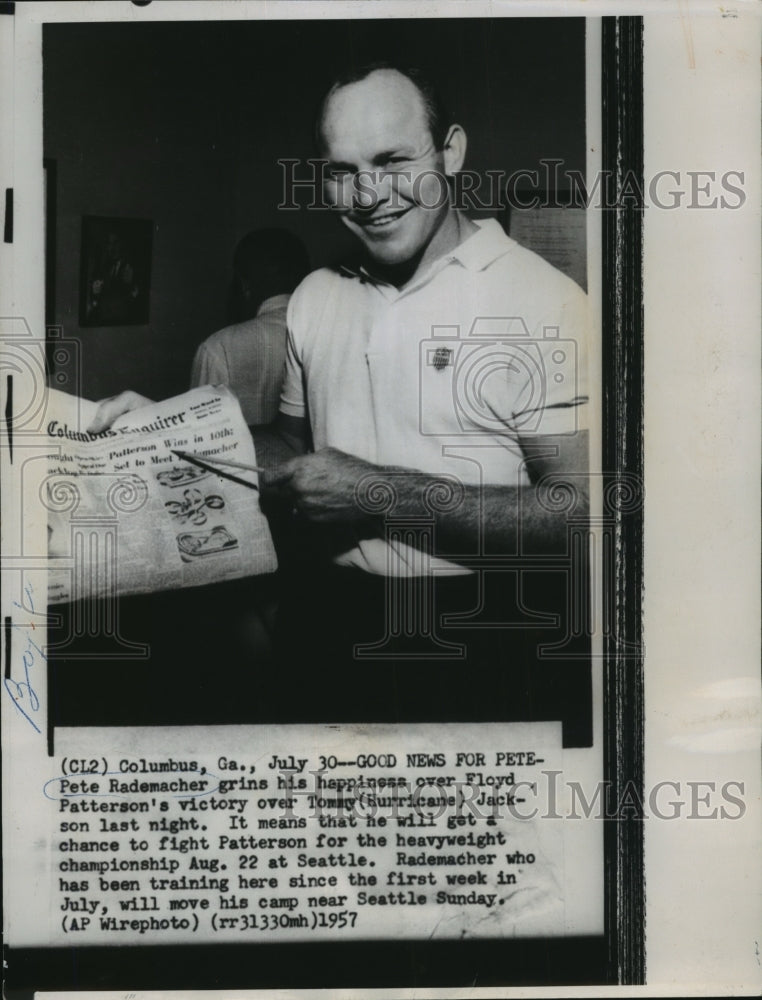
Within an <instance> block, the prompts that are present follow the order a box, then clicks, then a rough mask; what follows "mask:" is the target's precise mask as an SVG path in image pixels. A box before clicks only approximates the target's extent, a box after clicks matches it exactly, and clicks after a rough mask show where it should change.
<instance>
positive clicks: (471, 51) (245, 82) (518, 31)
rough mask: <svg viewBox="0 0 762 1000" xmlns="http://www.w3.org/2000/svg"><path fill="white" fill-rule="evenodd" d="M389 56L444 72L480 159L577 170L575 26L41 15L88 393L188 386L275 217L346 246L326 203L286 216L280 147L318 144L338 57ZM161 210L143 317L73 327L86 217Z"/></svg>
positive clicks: (65, 239)
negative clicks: (253, 238)
mask: <svg viewBox="0 0 762 1000" xmlns="http://www.w3.org/2000/svg"><path fill="white" fill-rule="evenodd" d="M390 55H391V57H392V58H396V59H401V60H402V61H407V62H411V63H418V64H419V65H422V66H423V67H424V68H426V69H428V70H429V71H431V72H433V73H435V74H436V75H437V76H438V77H439V78H440V79H441V81H442V82H443V83H444V88H443V89H444V91H445V98H446V100H447V102H448V103H449V105H450V106H451V107H452V109H453V111H454V113H455V115H456V117H457V118H458V119H459V120H460V121H461V122H462V123H463V124H464V126H465V127H466V129H467V131H468V134H469V155H468V161H467V165H468V166H469V167H472V168H474V169H479V170H484V169H504V170H506V171H511V170H515V169H518V168H520V167H521V168H528V169H532V168H535V167H536V166H537V164H538V161H539V160H540V158H542V157H545V158H549V157H558V158H562V159H563V160H564V161H565V163H566V165H567V166H568V167H569V168H570V169H579V170H582V169H583V168H584V160H585V140H584V86H585V84H584V24H583V22H582V21H581V20H580V21H575V22H571V21H569V20H568V19H567V20H566V21H565V22H560V21H555V20H548V19H544V20H542V21H537V20H534V21H529V20H527V21H523V20H519V21H517V20H513V19H512V20H511V21H510V22H508V21H500V20H496V21H487V22H485V21H481V20H473V21H467V20H466V21H464V20H460V21H457V22H454V21H449V20H441V21H432V20H429V21H425V22H424V21H417V20H412V21H407V20H405V21H391V20H388V19H387V20H371V21H361V22H347V21H336V22H331V21H318V22H288V23H287V22H270V23H262V22H233V23H230V22H228V23H222V24H207V23H190V24H171V23H164V24H81V25H80V24H68V25H60V24H58V25H56V24H53V25H46V27H45V35H44V145H45V156H46V157H48V158H51V159H53V160H55V162H56V166H57V218H56V229H57V233H56V236H57V251H56V261H55V268H56V309H55V321H56V323H58V324H61V325H62V326H63V327H64V333H65V335H66V336H78V337H80V338H81V342H82V352H81V353H82V359H83V365H82V372H81V392H82V394H83V395H85V396H87V397H89V398H94V399H97V398H101V397H103V396H106V395H111V394H113V393H115V392H118V391H119V390H120V389H122V388H126V387H131V388H133V389H135V390H137V391H139V392H142V393H144V394H145V395H147V396H150V397H152V398H162V397H165V396H168V395H172V394H175V393H177V392H182V391H183V390H184V389H185V388H187V381H188V372H189V368H190V362H191V358H192V356H193V352H194V350H195V348H196V346H197V344H198V343H199V342H200V341H201V340H203V338H204V337H206V336H207V335H208V334H209V333H211V332H212V331H214V330H215V329H218V328H219V327H220V326H222V325H224V322H225V301H226V295H227V288H228V282H229V278H230V270H229V268H230V258H231V255H232V250H233V248H234V246H235V243H236V242H237V240H238V239H239V238H240V237H241V236H242V235H243V234H244V233H245V232H247V231H248V230H249V229H252V228H256V227H258V226H270V225H279V226H285V227H287V228H290V229H292V230H293V231H294V232H296V233H298V234H299V235H300V236H302V238H303V239H304V240H305V242H306V244H307V246H308V249H309V251H310V254H311V258H312V262H313V264H314V265H315V266H319V265H322V264H325V263H328V262H331V261H333V260H335V259H336V258H337V257H339V256H341V255H342V254H343V253H344V251H345V248H346V247H347V246H348V240H347V236H346V234H344V233H343V232H342V231H341V229H340V226H339V225H338V224H337V222H336V220H335V219H333V218H332V217H331V216H330V215H329V213H327V212H307V211H297V212H289V213H285V212H283V211H279V210H278V208H277V206H278V204H279V202H280V200H281V190H282V170H281V168H280V167H279V165H278V162H277V161H278V159H280V158H286V157H304V156H306V155H313V150H312V146H311V123H312V117H313V113H314V108H315V104H316V102H317V100H318V98H319V96H320V94H321V93H322V91H323V90H324V89H325V87H326V86H327V85H328V84H329V82H330V80H331V78H332V76H333V74H334V72H335V71H336V69H338V68H339V67H340V66H342V65H344V64H345V63H346V62H347V61H355V60H359V61H367V60H369V59H376V58H381V57H382V56H386V57H387V58H388V57H389V56H390ZM86 214H91V215H104V216H124V217H138V218H148V219H151V220H153V222H154V245H153V266H152V279H151V309H150V322H149V323H148V324H147V325H143V326H127V327H101V328H85V329H80V327H79V325H78V283H79V260H80V241H81V219H82V216H83V215H86Z"/></svg>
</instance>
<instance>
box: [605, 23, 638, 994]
mask: <svg viewBox="0 0 762 1000" xmlns="http://www.w3.org/2000/svg"><path fill="white" fill-rule="evenodd" d="M602 42H603V67H602V70H603V73H602V81H601V82H602V97H603V137H602V141H603V149H602V155H603V169H604V171H610V172H611V173H610V178H609V182H608V183H609V191H608V192H607V200H606V204H607V205H615V206H616V207H615V208H606V209H604V210H603V359H602V360H603V372H604V379H603V381H604V398H603V427H604V438H603V468H604V470H608V471H607V475H606V476H604V489H606V487H613V488H616V487H617V484H620V483H622V482H623V481H625V479H624V477H627V481H634V482H635V483H636V484H637V486H636V489H640V490H641V493H640V496H642V483H643V260H642V252H643V233H642V227H643V211H642V204H640V203H639V202H640V201H641V200H640V199H638V198H633V197H632V195H631V194H630V196H629V197H627V198H625V197H623V195H624V194H625V192H628V191H629V192H630V193H631V192H632V191H633V189H635V190H638V191H641V192H642V190H643V19H642V18H640V17H621V18H614V17H605V18H603V30H602ZM604 176H605V174H604ZM620 197H621V199H622V204H621V205H620V204H619V199H620ZM615 517H616V528H615V535H616V573H615V579H614V580H613V581H612V584H613V586H612V591H613V593H612V594H611V598H612V600H613V615H614V630H613V635H612V636H611V637H609V638H607V639H606V641H605V646H604V656H605V660H604V719H605V720H606V739H605V746H604V771H605V778H606V781H607V782H608V785H607V788H608V791H609V794H610V799H609V802H610V806H611V809H610V810H609V811H608V813H607V814H608V815H613V816H615V817H616V819H613V820H608V821H607V822H606V827H605V831H604V852H605V858H606V887H607V892H606V939H607V942H608V948H609V956H608V963H609V976H610V981H611V982H612V983H620V984H627V985H640V984H643V983H644V982H645V868H644V853H643V823H642V816H641V815H637V814H635V813H636V812H639V811H640V810H633V809H622V808H621V807H620V806H621V804H622V803H623V802H631V801H633V800H634V801H635V802H637V803H642V802H643V788H644V772H643V751H644V706H643V659H642V651H641V637H642V630H641V619H642V608H641V604H642V589H643V509H642V504H641V503H639V502H636V503H634V504H632V505H628V506H627V509H626V510H622V509H621V508H620V509H619V510H618V511H617V512H616V514H615Z"/></svg>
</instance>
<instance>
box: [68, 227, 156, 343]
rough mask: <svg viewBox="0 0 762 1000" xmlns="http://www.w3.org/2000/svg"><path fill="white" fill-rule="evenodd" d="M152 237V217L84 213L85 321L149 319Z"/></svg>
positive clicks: (115, 323) (81, 322) (82, 319)
mask: <svg viewBox="0 0 762 1000" xmlns="http://www.w3.org/2000/svg"><path fill="white" fill-rule="evenodd" d="M152 237H153V223H152V222H151V221H150V220H148V219H121V218H110V217H105V216H99V215H85V216H83V217H82V253H81V260H80V285H79V325H80V326H137V325H140V324H142V323H147V322H148V316H149V290H150V283H151V243H152Z"/></svg>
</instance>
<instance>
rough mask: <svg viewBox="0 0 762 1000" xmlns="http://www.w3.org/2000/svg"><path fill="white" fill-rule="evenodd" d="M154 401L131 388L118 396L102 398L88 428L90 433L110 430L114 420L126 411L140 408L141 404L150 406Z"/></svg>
mask: <svg viewBox="0 0 762 1000" xmlns="http://www.w3.org/2000/svg"><path fill="white" fill-rule="evenodd" d="M152 402H153V400H151V399H148V398H147V397H146V396H141V395H140V394H139V393H137V392H132V390H130V389H128V390H127V391H126V392H120V393H119V395H118V396H109V398H108V399H102V400H101V401H100V403H98V409H97V410H96V413H95V416H94V417H93V420H92V421H91V423H90V426H89V427H88V428H87V430H88V431H89V432H90V434H100V433H101V431H105V430H108V428H109V427H110V426H111V425H112V424H113V422H114V421H115V420H117V419H118V418H119V417H121V416H123V415H124V414H125V413H129V412H130V411H131V410H138V409H140V407H141V406H148V405H149V404H150V403H152Z"/></svg>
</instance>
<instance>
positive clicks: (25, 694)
mask: <svg viewBox="0 0 762 1000" xmlns="http://www.w3.org/2000/svg"><path fill="white" fill-rule="evenodd" d="M24 593H25V594H26V597H27V600H28V601H29V608H30V610H31V611H32V612H34V598H33V596H32V595H33V593H34V588H33V587H32V585H31V584H30V583H27V584H26V586H25V587H24ZM13 603H14V604H15V605H16V607H17V608H21V605H20V604H19V603H18V601H14V602H13ZM23 610H24V609H23V608H22V611H23ZM25 635H26V649H25V650H24V652H23V654H22V657H21V661H22V663H23V665H24V680H23V681H14V680H13V679H12V678H10V677H6V678H4V681H3V686H4V687H5V690H6V691H7V692H8V694H9V695H10V696H11V698H12V699H13V704H14V705H15V706H16V708H17V709H18V710H19V712H21V714H22V715H23V716H24V718H25V719H26V720H27V722H28V723H29V724H30V726H31V727H32V728H33V729H34V730H35V732H38V733H41V732H42V730H41V729H40V727H39V726H38V725H37V724H36V723H35V721H34V719H32V717H31V716H30V715H29V712H39V710H40V699H39V697H38V695H37V692H36V691H35V690H34V688H33V687H32V682H31V680H30V679H29V671H30V670H31V668H32V667H33V666H34V664H35V650H36V651H37V652H38V653H39V654H40V656H41V657H42V658H43V660H47V656H46V655H45V654H44V653H43V651H42V650H41V649H40V647H39V646H38V645H37V643H36V642H34V640H33V639H32V638H31V636H30V635H29V633H28V632H25ZM25 699H28V704H26V705H25V706H24V705H22V704H21V702H22V701H25ZM26 708H28V709H29V712H27V711H26Z"/></svg>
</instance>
